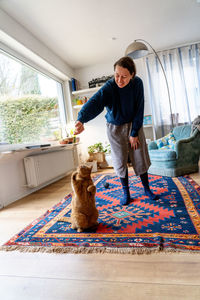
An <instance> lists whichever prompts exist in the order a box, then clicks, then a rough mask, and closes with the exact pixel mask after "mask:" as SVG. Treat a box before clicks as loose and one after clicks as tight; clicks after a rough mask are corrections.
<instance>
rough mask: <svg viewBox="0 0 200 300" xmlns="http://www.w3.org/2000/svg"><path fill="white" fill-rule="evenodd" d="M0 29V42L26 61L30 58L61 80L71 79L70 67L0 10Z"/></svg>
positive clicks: (71, 70)
mask: <svg viewBox="0 0 200 300" xmlns="http://www.w3.org/2000/svg"><path fill="white" fill-rule="evenodd" d="M0 29H1V30H0V41H1V42H2V43H3V44H5V45H7V46H9V47H12V48H14V49H15V50H16V51H17V52H20V54H22V55H24V57H27V58H28V59H30V57H31V59H32V60H33V61H35V62H36V63H37V64H39V65H41V67H44V68H47V69H49V72H50V73H52V74H54V75H57V76H60V77H63V78H62V79H64V78H66V79H67V78H70V77H73V69H72V68H71V67H70V66H68V65H67V64H66V63H65V62H64V61H63V60H62V59H60V58H59V57H58V56H57V55H56V54H55V53H53V52H52V51H51V50H50V49H49V48H48V47H46V46H45V45H44V44H43V43H42V42H41V41H39V40H38V39H37V38H36V37H35V36H33V35H32V34H31V33H30V32H29V31H27V30H26V28H24V27H23V26H22V25H20V24H19V23H18V22H16V21H15V20H13V19H12V18H11V17H10V16H9V15H8V14H6V13H5V12H4V11H3V10H1V9H0ZM22 52H23V53H22ZM39 58H40V59H39Z"/></svg>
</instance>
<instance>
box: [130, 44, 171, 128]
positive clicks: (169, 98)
mask: <svg viewBox="0 0 200 300" xmlns="http://www.w3.org/2000/svg"><path fill="white" fill-rule="evenodd" d="M135 42H144V43H146V44H147V45H148V46H149V47H150V48H151V49H152V51H153V53H154V54H155V55H156V57H157V59H158V61H159V63H160V66H161V69H162V71H163V75H164V78H165V82H166V86H167V93H168V100H169V109H170V115H171V122H172V128H173V127H174V121H173V116H172V107H171V97H170V92H169V85H168V81H167V76H166V73H165V70H164V67H163V65H162V62H161V60H160V58H159V56H158V54H157V52H156V51H155V50H154V48H153V47H152V46H151V45H150V44H149V43H148V42H147V41H145V40H142V39H137V40H135Z"/></svg>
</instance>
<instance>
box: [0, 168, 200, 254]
mask: <svg viewBox="0 0 200 300" xmlns="http://www.w3.org/2000/svg"><path fill="white" fill-rule="evenodd" d="M129 178H130V191H131V197H132V200H131V203H130V204H129V205H127V206H121V205H120V204H119V199H120V197H121V196H122V189H121V184H120V182H119V179H118V178H117V177H116V176H115V175H114V174H103V175H98V176H96V177H95V178H94V182H95V184H96V187H97V193H96V205H97V208H98V210H99V220H98V221H99V225H98V227H97V228H96V230H93V231H91V230H88V231H87V232H83V233H77V232H76V231H75V230H73V229H71V225H70V224H69V223H67V222H63V221H58V218H60V217H63V216H69V215H70V210H71V204H70V203H71V195H68V196H66V197H65V199H63V200H62V201H61V202H59V203H58V204H57V205H55V206H54V207H53V208H51V209H49V210H48V211H47V212H46V213H45V214H44V215H43V216H41V217H40V218H38V219H37V220H35V221H34V222H32V223H31V224H30V225H29V226H28V227H26V228H25V229H24V230H22V231H21V232H20V233H19V234H17V235H15V236H14V237H13V238H12V239H10V240H9V241H8V242H7V243H6V244H5V245H3V246H2V247H1V250H20V251H43V252H59V253H62V252H63V253H66V252H71V253H92V252H93V253H94V252H96V253H98V252H99V253H100V252H101V253H105V252H110V253H132V254H134V253H138V254H140V253H151V252H155V251H165V252H173V251H191V252H199V251H200V235H199V234H200V216H199V214H200V186H199V185H197V184H196V183H195V182H194V181H193V180H192V179H191V178H190V177H189V176H185V177H177V178H169V177H161V176H155V175H149V178H150V186H151V189H152V191H154V193H156V194H158V195H160V198H159V200H154V201H153V200H149V198H148V197H147V196H145V195H144V192H143V187H142V184H141V181H140V179H139V177H137V176H135V175H133V174H132V173H130V174H129ZM105 182H107V183H109V188H107V189H106V188H105V187H104V185H103V184H104V183H105Z"/></svg>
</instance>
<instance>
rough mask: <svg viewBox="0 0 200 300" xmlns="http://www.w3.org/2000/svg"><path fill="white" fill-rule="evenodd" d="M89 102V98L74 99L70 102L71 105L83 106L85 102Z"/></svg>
mask: <svg viewBox="0 0 200 300" xmlns="http://www.w3.org/2000/svg"><path fill="white" fill-rule="evenodd" d="M88 100H89V97H86V96H84V97H77V98H75V99H73V100H72V102H73V105H83V104H85V103H86V102H87V101H88Z"/></svg>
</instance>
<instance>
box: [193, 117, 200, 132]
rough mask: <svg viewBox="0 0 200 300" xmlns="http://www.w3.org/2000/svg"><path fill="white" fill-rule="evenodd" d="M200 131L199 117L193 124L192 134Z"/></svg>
mask: <svg viewBox="0 0 200 300" xmlns="http://www.w3.org/2000/svg"><path fill="white" fill-rule="evenodd" d="M196 128H197V129H198V130H199V131H200V116H198V117H197V118H196V119H194V121H193V122H192V132H194V130H195V129H196Z"/></svg>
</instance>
